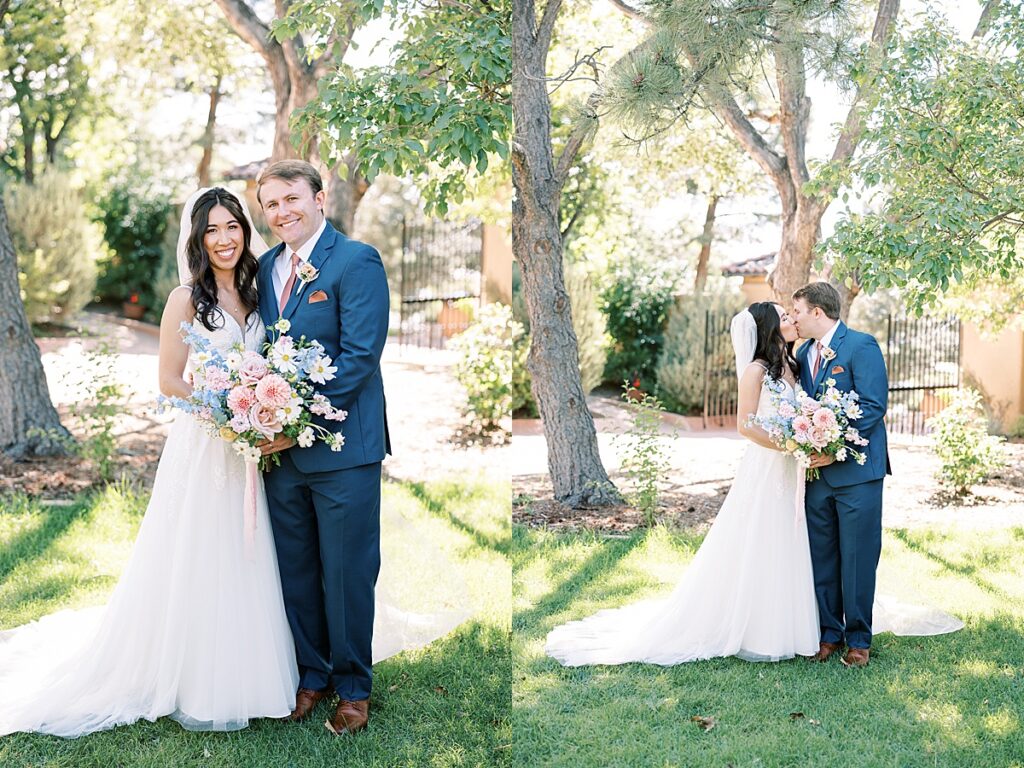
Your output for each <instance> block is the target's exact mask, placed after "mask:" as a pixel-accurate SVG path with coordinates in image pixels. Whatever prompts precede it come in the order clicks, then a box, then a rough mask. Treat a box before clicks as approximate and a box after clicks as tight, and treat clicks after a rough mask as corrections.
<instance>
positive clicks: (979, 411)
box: [927, 388, 1006, 496]
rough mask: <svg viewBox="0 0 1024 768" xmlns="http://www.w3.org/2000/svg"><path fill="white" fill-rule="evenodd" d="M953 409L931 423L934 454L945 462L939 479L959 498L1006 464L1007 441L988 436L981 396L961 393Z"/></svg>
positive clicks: (973, 392) (953, 401)
mask: <svg viewBox="0 0 1024 768" xmlns="http://www.w3.org/2000/svg"><path fill="white" fill-rule="evenodd" d="M949 400H950V403H949V405H948V406H947V407H946V408H944V409H943V410H941V411H940V412H939V413H938V414H936V415H935V416H933V417H932V418H930V419H928V422H927V423H928V426H929V427H930V428H931V430H932V450H933V451H934V452H935V455H936V456H938V457H939V460H940V461H941V462H942V465H941V467H940V470H939V472H938V475H937V478H938V480H939V482H940V483H942V484H943V485H945V486H946V487H948V488H949V489H950V490H951V491H952V492H953V493H955V494H956V495H958V496H959V495H963V494H966V493H969V492H970V490H971V486H972V485H976V484H978V483H981V482H983V481H984V480H985V479H986V478H987V477H988V476H990V475H991V474H992V473H993V472H995V471H997V470H998V469H999V468H1000V467H1002V466H1003V465H1004V464H1005V463H1006V460H1005V457H1004V455H1003V450H1002V448H1001V447H1000V443H1002V442H1003V438H1001V437H997V436H995V435H990V434H989V433H988V420H987V419H986V417H985V411H984V408H983V407H982V398H981V394H980V393H979V392H978V391H977V390H975V389H969V388H964V389H959V390H957V391H956V393H955V394H954V395H953V396H952V397H951V398H949Z"/></svg>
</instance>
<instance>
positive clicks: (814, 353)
mask: <svg viewBox="0 0 1024 768" xmlns="http://www.w3.org/2000/svg"><path fill="white" fill-rule="evenodd" d="M838 327H839V321H838V320H836V323H835V325H833V326H832V327H831V328H830V329H829V331H828V333H826V334H825V335H824V336H822V337H821V338H820V339H818V344H821V346H823V347H827V346H828V345H829V343H830V342H831V341H832V337H833V336H835V335H836V328H838ZM818 344H812V345H811V352H810V354H809V355H807V364H808V365H810V366H811V370H812V371H813V370H814V361H815V360H817V359H818Z"/></svg>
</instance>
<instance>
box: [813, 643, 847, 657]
mask: <svg viewBox="0 0 1024 768" xmlns="http://www.w3.org/2000/svg"><path fill="white" fill-rule="evenodd" d="M842 647H843V645H842V643H826V642H821V643H818V652H817V653H816V654H814V655H813V656H811V661H828V659H829V657H830V656H831V655H832V654H833V653H835V652H836V651H838V650H841V649H842Z"/></svg>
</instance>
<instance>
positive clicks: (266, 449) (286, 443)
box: [258, 435, 296, 456]
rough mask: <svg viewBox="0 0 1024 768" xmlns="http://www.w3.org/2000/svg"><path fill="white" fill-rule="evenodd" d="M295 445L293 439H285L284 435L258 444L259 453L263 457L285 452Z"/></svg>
mask: <svg viewBox="0 0 1024 768" xmlns="http://www.w3.org/2000/svg"><path fill="white" fill-rule="evenodd" d="M295 444H296V443H295V439H294V438H291V437H287V436H285V435H278V436H277V437H275V438H274V439H273V440H272V441H271V440H264V441H263V442H262V443H258V445H259V449H260V453H262V454H263V455H264V456H269V455H270V454H272V453H277V452H279V451H284V450H287V449H289V448H291V447H292V446H293V445H295Z"/></svg>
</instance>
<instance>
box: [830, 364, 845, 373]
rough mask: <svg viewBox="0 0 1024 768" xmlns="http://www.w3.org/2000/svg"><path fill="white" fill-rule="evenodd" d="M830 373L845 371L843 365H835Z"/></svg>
mask: <svg viewBox="0 0 1024 768" xmlns="http://www.w3.org/2000/svg"><path fill="white" fill-rule="evenodd" d="M832 373H833V374H835V373H846V369H845V368H843V366H841V365H837V366H836V367H835V368H833V369H832Z"/></svg>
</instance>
